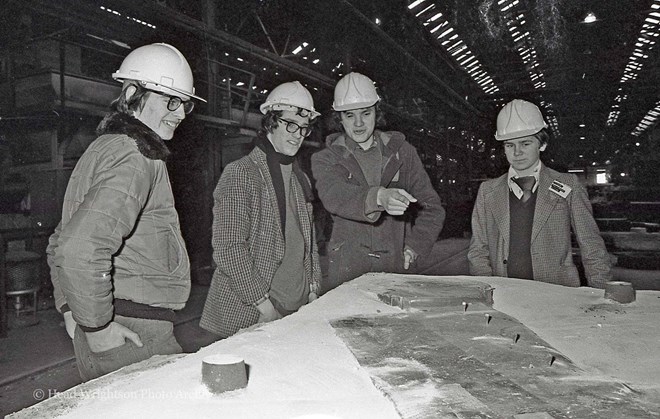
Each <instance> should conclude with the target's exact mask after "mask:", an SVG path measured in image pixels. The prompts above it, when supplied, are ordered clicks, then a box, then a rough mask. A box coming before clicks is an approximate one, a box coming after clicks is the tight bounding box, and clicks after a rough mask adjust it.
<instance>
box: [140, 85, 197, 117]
mask: <svg viewBox="0 0 660 419" xmlns="http://www.w3.org/2000/svg"><path fill="white" fill-rule="evenodd" d="M147 90H149V91H150V92H152V93H156V94H159V95H161V96H165V97H166V98H168V99H169V100H168V101H167V110H168V111H170V112H174V111H176V110H177V109H179V106H181V105H183V112H185V114H186V115H188V114H189V113H190V112H192V110H193V109H194V108H195V102H193V101H192V100H183V99H181V98H180V97H178V96H171V95H167V94H165V93H163V92H157V91H155V90H150V89H147Z"/></svg>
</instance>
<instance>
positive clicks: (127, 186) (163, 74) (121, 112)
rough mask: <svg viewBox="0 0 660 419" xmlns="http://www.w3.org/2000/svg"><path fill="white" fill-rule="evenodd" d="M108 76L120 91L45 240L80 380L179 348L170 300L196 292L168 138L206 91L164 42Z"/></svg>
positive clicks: (179, 304) (180, 303) (177, 303)
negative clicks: (170, 171) (171, 173)
mask: <svg viewBox="0 0 660 419" xmlns="http://www.w3.org/2000/svg"><path fill="white" fill-rule="evenodd" d="M112 76H113V78H114V79H115V80H117V81H120V82H122V83H123V87H122V90H121V94H120V95H119V97H118V98H117V99H116V100H115V101H114V102H113V103H112V105H111V108H112V112H111V113H109V114H108V115H106V116H105V118H104V119H103V120H102V121H101V123H100V124H99V126H98V128H97V134H98V135H99V137H98V138H97V139H96V140H95V141H93V142H92V143H91V144H90V145H89V147H88V148H87V150H86V151H85V153H83V155H82V156H81V157H80V159H79V160H78V163H77V164H76V167H75V169H74V170H73V173H72V174H71V178H70V180H69V185H68V187H67V190H66V193H65V196H64V201H63V209H62V220H61V222H60V223H59V225H58V226H57V228H56V229H55V232H54V233H53V235H52V236H51V237H50V240H49V245H48V249H47V254H48V264H49V266H50V271H51V280H52V282H53V286H54V295H55V303H56V307H57V309H58V310H59V311H60V312H62V313H63V314H64V321H65V325H66V330H67V332H68V333H69V335H70V336H71V338H72V339H73V346H74V349H75V354H76V361H77V365H78V369H79V371H80V375H81V377H82V379H83V380H84V381H87V380H91V379H93V378H96V377H99V376H101V375H104V374H107V373H109V372H111V371H114V370H116V369H119V368H121V367H123V366H125V365H129V364H132V363H135V362H138V361H141V360H144V359H147V358H150V357H151V356H152V355H157V354H159V355H167V354H174V353H179V352H182V349H181V346H180V345H179V344H178V342H177V341H176V339H175V337H174V334H173V320H174V310H179V309H182V308H183V307H184V306H185V304H186V301H187V300H188V294H189V292H190V266H189V261H188V255H187V252H186V247H185V245H184V242H183V237H182V236H181V231H180V227H179V218H178V215H177V213H176V210H175V208H174V197H173V196H172V189H171V187H170V182H169V178H168V173H167V167H166V165H165V159H166V158H167V156H168V155H169V150H168V148H167V146H166V145H165V142H164V140H170V139H172V137H173V136H174V131H175V130H176V128H177V127H178V126H179V124H180V123H181V121H183V120H184V118H185V117H186V114H187V113H190V112H191V111H192V109H193V105H194V102H192V99H193V98H194V99H198V100H204V99H202V98H200V97H198V96H196V95H195V89H194V87H193V76H192V72H191V70H190V66H189V65H188V62H187V61H186V59H185V58H184V57H183V55H181V53H180V52H179V51H178V50H177V49H176V48H174V47H173V46H171V45H167V44H152V45H146V46H142V47H140V48H137V49H135V50H134V51H132V52H131V53H130V54H129V55H128V56H126V58H125V59H124V61H123V62H122V64H121V66H120V68H119V70H118V71H117V72H115V73H114V74H113V75H112Z"/></svg>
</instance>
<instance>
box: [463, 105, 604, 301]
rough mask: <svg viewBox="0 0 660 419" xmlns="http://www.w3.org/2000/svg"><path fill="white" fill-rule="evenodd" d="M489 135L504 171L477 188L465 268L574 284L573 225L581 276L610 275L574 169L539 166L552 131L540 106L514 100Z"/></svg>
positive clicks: (600, 281)
mask: <svg viewBox="0 0 660 419" xmlns="http://www.w3.org/2000/svg"><path fill="white" fill-rule="evenodd" d="M495 139H497V140H498V141H501V142H502V143H503V145H504V153H505V154H506V158H507V160H508V162H509V164H510V167H509V171H508V172H507V173H505V174H503V175H502V176H500V177H499V178H497V179H491V180H487V181H485V182H483V183H482V184H481V186H480V187H479V192H478V194H477V199H476V202H475V204H474V210H473V212H472V239H471V242H470V249H469V251H468V261H469V266H470V273H471V274H472V275H479V276H491V275H495V276H506V277H513V278H522V279H530V280H536V281H543V282H549V283H553V284H559V285H566V286H571V287H578V286H580V277H579V275H578V270H577V268H576V266H575V264H574V263H573V254H572V246H571V230H572V231H573V232H574V234H575V238H576V240H577V243H578V244H579V246H580V255H581V259H582V264H583V266H584V270H585V276H586V279H587V283H588V285H589V286H591V287H595V288H603V287H604V285H605V282H607V281H609V280H611V272H610V259H609V255H608V253H607V250H606V249H605V244H604V242H603V239H602V238H601V236H600V234H599V231H598V226H597V225H596V221H595V220H594V218H593V215H592V209H591V203H590V202H589V197H588V196H587V191H586V189H585V188H584V186H582V184H581V183H580V182H579V180H578V178H577V176H575V175H573V174H570V173H560V172H557V171H555V170H552V169H550V168H549V167H547V166H545V165H544V164H543V163H542V162H541V159H540V154H541V152H542V151H544V150H545V149H546V147H547V146H548V140H549V139H550V135H549V133H548V129H547V125H546V123H545V121H544V120H543V115H542V114H541V111H540V110H539V108H538V107H537V106H536V105H534V104H533V103H531V102H527V101H524V100H520V99H515V100H513V101H511V102H509V103H507V104H506V105H505V106H504V107H503V108H502V110H501V111H500V112H499V114H498V117H497V132H496V133H495Z"/></svg>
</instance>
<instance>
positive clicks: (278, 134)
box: [266, 110, 311, 156]
mask: <svg viewBox="0 0 660 419" xmlns="http://www.w3.org/2000/svg"><path fill="white" fill-rule="evenodd" d="M310 122H311V118H310V117H309V116H301V115H299V114H298V113H297V112H295V111H289V110H284V111H282V116H281V117H279V118H277V128H275V129H274V130H273V132H270V133H268V134H267V135H266V137H268V140H269V141H270V143H271V144H272V145H273V148H274V149H275V151H277V152H278V153H280V154H284V155H285V156H295V155H296V153H298V150H299V149H300V146H301V145H302V143H303V141H304V140H305V136H303V135H302V133H301V132H300V131H301V130H300V129H299V127H302V128H303V130H304V131H306V130H307V129H309V124H310ZM294 124H295V125H294ZM287 126H288V130H290V131H294V130H295V132H289V131H288V130H287Z"/></svg>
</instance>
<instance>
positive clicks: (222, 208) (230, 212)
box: [200, 147, 321, 337]
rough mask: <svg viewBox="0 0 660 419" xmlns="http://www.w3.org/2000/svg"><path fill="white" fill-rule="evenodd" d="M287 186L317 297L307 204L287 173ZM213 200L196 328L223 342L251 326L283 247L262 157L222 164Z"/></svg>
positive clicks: (314, 248) (315, 252) (318, 277)
mask: <svg viewBox="0 0 660 419" xmlns="http://www.w3.org/2000/svg"><path fill="white" fill-rule="evenodd" d="M291 181H292V182H291V189H290V194H291V195H292V196H293V197H294V198H295V208H294V211H295V212H296V218H297V219H298V221H299V223H300V230H301V232H302V235H303V237H304V241H305V243H304V245H305V250H304V259H303V268H304V279H305V281H307V282H308V284H309V287H310V291H312V292H318V287H319V283H320V280H321V268H320V264H319V258H318V250H317V245H316V240H315V237H314V228H313V225H312V216H313V214H312V203H311V202H307V201H306V200H305V195H304V193H303V189H302V186H301V185H300V183H299V181H298V178H297V177H296V176H295V175H293V174H292V176H291ZM305 181H307V182H309V179H307V178H305ZM308 186H310V187H311V185H308ZM213 198H214V206H213V234H212V241H213V260H214V262H215V264H216V269H215V271H214V273H213V279H212V281H211V286H210V288H209V292H208V295H207V299H206V304H205V305H204V311H203V313H202V318H201V321H200V326H201V327H202V328H204V329H206V330H209V331H211V332H213V333H216V334H219V335H220V336H221V337H227V336H230V335H233V334H234V333H236V332H237V331H238V330H240V329H242V328H245V327H248V326H251V325H253V324H255V323H256V322H257V320H258V318H259V311H258V310H257V308H256V307H255V306H254V305H253V304H254V303H256V302H257V301H259V300H260V299H261V298H262V297H264V296H265V295H266V293H267V292H268V291H269V290H270V287H271V282H272V280H273V277H274V276H275V272H276V271H277V269H278V267H279V266H280V264H281V261H282V260H283V258H284V251H285V246H286V244H285V242H284V235H283V233H282V227H281V221H280V217H279V210H278V206H277V198H276V195H275V189H274V187H273V182H272V179H271V175H270V172H269V170H268V164H267V161H266V154H265V153H264V152H263V151H262V150H261V149H259V148H257V147H255V148H254V149H253V150H252V151H251V152H250V153H249V154H248V155H247V156H245V157H242V158H240V159H239V160H236V161H234V162H232V163H230V164H228V165H227V167H226V168H225V170H224V171H223V172H222V175H221V176H220V180H219V181H218V184H217V186H216V188H215V191H214V192H213Z"/></svg>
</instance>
